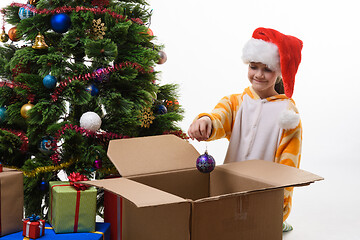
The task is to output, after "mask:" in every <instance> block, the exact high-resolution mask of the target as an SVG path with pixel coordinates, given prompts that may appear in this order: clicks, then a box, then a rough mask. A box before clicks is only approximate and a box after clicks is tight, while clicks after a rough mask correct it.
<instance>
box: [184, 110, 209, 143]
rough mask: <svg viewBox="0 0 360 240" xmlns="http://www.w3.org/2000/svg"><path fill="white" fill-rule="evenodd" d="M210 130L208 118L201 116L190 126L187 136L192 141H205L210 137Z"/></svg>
mask: <svg viewBox="0 0 360 240" xmlns="http://www.w3.org/2000/svg"><path fill="white" fill-rule="evenodd" d="M211 130H212V123H211V119H210V117H208V116H203V117H201V118H199V119H198V120H196V121H194V122H193V123H192V124H191V125H190V127H189V130H188V135H189V137H190V138H191V139H192V140H194V139H196V140H198V141H205V140H207V139H208V138H209V137H210V134H211Z"/></svg>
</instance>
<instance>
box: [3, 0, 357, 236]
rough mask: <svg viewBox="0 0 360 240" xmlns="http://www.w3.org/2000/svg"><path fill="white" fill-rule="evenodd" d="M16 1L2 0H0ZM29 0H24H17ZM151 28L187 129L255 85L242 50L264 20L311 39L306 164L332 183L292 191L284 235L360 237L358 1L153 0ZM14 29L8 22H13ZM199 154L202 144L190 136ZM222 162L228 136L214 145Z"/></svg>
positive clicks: (302, 86) (302, 85)
mask: <svg viewBox="0 0 360 240" xmlns="http://www.w3.org/2000/svg"><path fill="white" fill-rule="evenodd" d="M11 2H13V1H12V0H11V1H10V0H2V1H1V2H0V7H4V6H6V5H8V4H10V3H11ZM18 2H22V3H25V2H26V1H25V0H18ZM149 3H150V8H151V9H153V11H154V12H153V17H152V24H151V26H150V28H151V29H152V30H153V32H154V34H155V35H156V36H157V39H156V42H158V43H163V44H164V45H165V49H164V51H165V52H166V54H167V56H168V61H167V62H166V63H165V64H163V65H159V66H157V67H156V70H158V71H161V75H160V78H161V83H177V84H179V85H180V97H179V102H180V104H181V105H182V106H183V107H184V109H185V111H186V113H185V119H184V120H183V121H182V122H181V123H180V126H181V128H182V129H183V130H184V131H187V129H188V127H189V125H190V123H191V122H192V120H193V118H194V117H195V116H196V115H197V114H198V113H200V112H207V111H211V109H212V108H213V107H214V106H215V104H216V103H217V102H218V100H219V99H220V98H222V97H223V96H225V95H228V94H231V93H240V92H242V90H243V89H244V88H245V87H247V86H248V81H247V66H246V65H244V64H243V63H242V62H241V59H240V56H241V50H242V47H243V45H244V43H245V42H246V41H247V40H248V39H249V38H250V37H251V34H252V32H253V30H254V29H255V28H257V27H260V26H261V27H270V28H274V29H277V30H279V31H281V32H283V33H285V34H290V35H294V36H296V37H298V38H300V39H301V40H303V42H304V48H303V52H302V56H303V58H302V63H301V64H300V67H299V70H298V74H297V76H296V83H295V91H294V95H293V98H294V100H295V101H296V104H297V106H298V108H299V111H300V114H301V118H302V122H303V128H304V134H303V151H302V162H301V168H303V169H305V170H308V171H311V172H313V173H316V174H318V175H321V176H323V177H325V181H322V182H318V183H315V184H312V185H310V186H309V187H302V188H299V189H296V190H295V193H294V203H293V206H294V207H293V212H292V214H291V215H290V217H289V222H290V223H291V224H293V225H294V229H295V230H294V231H292V232H290V233H287V234H284V239H288V240H296V239H301V240H303V239H308V240H310V239H311V240H312V239H314V240H315V239H325V238H326V239H327V240H331V239H347V240H349V239H359V237H358V233H357V231H356V230H355V229H357V228H358V227H360V220H359V218H358V216H359V215H360V208H359V207H358V206H357V205H358V203H359V202H360V197H359V194H358V192H359V189H360V188H359V187H360V179H359V177H358V173H359V170H360V163H359V162H360V157H359V154H358V152H359V148H360V138H359V134H360V126H359V124H358V120H359V116H360V108H359V107H358V102H359V100H358V96H357V95H358V91H359V87H360V75H359V70H358V69H359V67H358V64H359V61H358V59H357V58H356V56H357V55H359V53H360V49H359V48H360V47H359V46H360V41H359V33H358V31H359V30H358V29H359V23H360V17H359V14H358V7H357V6H358V4H357V1H356V0H353V1H350V0H343V1H341V3H340V2H339V1H332V0H327V1H325V0H319V1H289V0H278V1H276V0H275V1H269V0H267V1H266V0H252V1H236V0H222V1H214V0H206V1H205V0H197V1H194V0H182V1H180V2H174V1H169V0H150V2H149ZM8 29H9V27H7V30H8ZM192 143H193V144H194V146H195V147H196V148H197V149H198V151H199V152H203V151H204V150H205V146H206V144H205V143H198V142H196V141H194V142H193V141H192ZM207 147H208V151H209V154H211V155H213V156H214V157H215V159H216V161H217V164H221V163H222V162H223V158H224V155H225V152H226V148H227V140H218V141H214V142H211V143H208V144H207Z"/></svg>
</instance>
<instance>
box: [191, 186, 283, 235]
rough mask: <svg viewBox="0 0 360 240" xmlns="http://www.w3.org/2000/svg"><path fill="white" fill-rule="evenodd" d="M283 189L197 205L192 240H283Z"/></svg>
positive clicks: (194, 211)
mask: <svg viewBox="0 0 360 240" xmlns="http://www.w3.org/2000/svg"><path fill="white" fill-rule="evenodd" d="M283 197H284V192H283V189H275V190H268V191H261V192H256V193H251V194H244V195H241V196H236V197H234V196H233V197H228V198H222V199H218V200H214V201H207V202H195V203H194V204H193V209H192V227H191V236H192V238H191V240H219V239H221V240H233V239H244V240H248V239H256V240H281V239H282V214H283Z"/></svg>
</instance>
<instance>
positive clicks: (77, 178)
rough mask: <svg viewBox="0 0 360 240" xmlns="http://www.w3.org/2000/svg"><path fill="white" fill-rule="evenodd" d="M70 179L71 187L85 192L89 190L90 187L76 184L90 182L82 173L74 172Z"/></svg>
mask: <svg viewBox="0 0 360 240" xmlns="http://www.w3.org/2000/svg"><path fill="white" fill-rule="evenodd" d="M68 178H69V181H70V185H71V186H73V187H74V188H75V189H76V190H78V191H79V190H82V191H84V190H86V189H88V186H86V185H84V184H81V183H75V182H79V181H88V180H89V179H88V178H87V177H86V176H84V175H82V174H80V173H75V172H73V173H70V175H69V177H68Z"/></svg>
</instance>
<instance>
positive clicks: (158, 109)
mask: <svg viewBox="0 0 360 240" xmlns="http://www.w3.org/2000/svg"><path fill="white" fill-rule="evenodd" d="M155 112H156V113H157V114H160V115H163V114H165V113H167V108H166V107H165V106H164V105H162V104H159V105H156V107H155Z"/></svg>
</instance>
